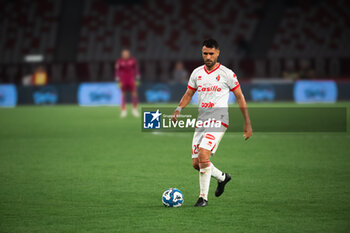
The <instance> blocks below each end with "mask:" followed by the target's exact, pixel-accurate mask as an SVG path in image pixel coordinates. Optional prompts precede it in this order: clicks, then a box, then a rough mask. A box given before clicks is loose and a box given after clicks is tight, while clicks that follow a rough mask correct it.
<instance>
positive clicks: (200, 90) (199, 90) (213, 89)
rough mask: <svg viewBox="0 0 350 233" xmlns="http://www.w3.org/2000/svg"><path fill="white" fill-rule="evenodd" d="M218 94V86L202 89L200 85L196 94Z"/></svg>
mask: <svg viewBox="0 0 350 233" xmlns="http://www.w3.org/2000/svg"><path fill="white" fill-rule="evenodd" d="M206 91H207V92H211V91H212V92H220V91H221V88H220V87H218V86H210V87H202V86H201V85H199V86H198V92H206Z"/></svg>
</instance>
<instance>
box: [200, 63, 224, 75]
mask: <svg viewBox="0 0 350 233" xmlns="http://www.w3.org/2000/svg"><path fill="white" fill-rule="evenodd" d="M220 66H221V64H220V63H219V65H218V67H216V68H215V69H213V70H212V71H207V68H205V65H204V70H205V72H206V73H207V74H211V73H213V72H214V71H215V70H217V69H219V67H220Z"/></svg>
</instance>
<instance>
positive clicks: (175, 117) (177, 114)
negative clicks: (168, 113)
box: [171, 111, 180, 122]
mask: <svg viewBox="0 0 350 233" xmlns="http://www.w3.org/2000/svg"><path fill="white" fill-rule="evenodd" d="M179 115H180V112H179V111H175V112H174V114H173V116H172V117H171V120H172V121H173V122H176V121H177V117H178V116H179Z"/></svg>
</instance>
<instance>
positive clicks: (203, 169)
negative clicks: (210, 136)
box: [194, 147, 211, 207]
mask: <svg viewBox="0 0 350 233" xmlns="http://www.w3.org/2000/svg"><path fill="white" fill-rule="evenodd" d="M210 155H211V151H210V150H207V149H204V148H201V147H200V148H199V153H198V163H199V189H200V194H199V199H198V201H197V203H196V204H195V205H194V206H201V207H204V206H207V205H208V192H209V185H210V177H211V164H210Z"/></svg>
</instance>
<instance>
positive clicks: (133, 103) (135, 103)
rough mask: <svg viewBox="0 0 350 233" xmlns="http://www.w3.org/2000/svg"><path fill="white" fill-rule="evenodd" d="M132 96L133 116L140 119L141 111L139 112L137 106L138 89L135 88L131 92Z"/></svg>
mask: <svg viewBox="0 0 350 233" xmlns="http://www.w3.org/2000/svg"><path fill="white" fill-rule="evenodd" d="M131 95H132V114H133V115H134V116H135V117H138V116H139V115H140V114H139V111H138V110H137V105H138V94H137V88H136V87H135V85H134V87H133V90H132V92H131Z"/></svg>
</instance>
